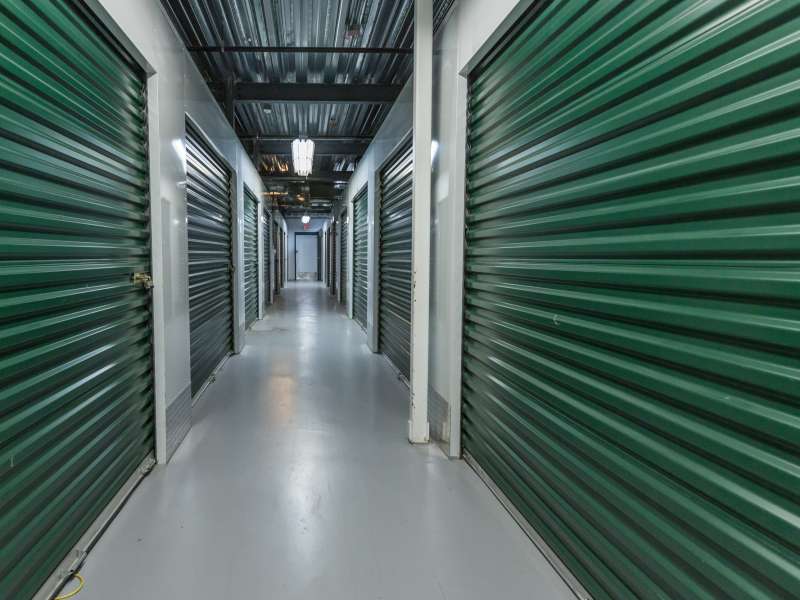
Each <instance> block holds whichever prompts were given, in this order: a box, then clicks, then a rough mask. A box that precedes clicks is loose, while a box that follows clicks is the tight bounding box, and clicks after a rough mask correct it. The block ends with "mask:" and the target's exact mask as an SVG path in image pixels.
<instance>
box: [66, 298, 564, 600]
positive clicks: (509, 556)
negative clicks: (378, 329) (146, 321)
mask: <svg viewBox="0 0 800 600" xmlns="http://www.w3.org/2000/svg"><path fill="white" fill-rule="evenodd" d="M407 394H408V392H407V388H406V387H405V386H404V385H403V384H402V383H401V382H400V381H398V380H397V378H396V377H395V375H394V374H393V372H392V370H391V369H390V367H389V365H388V364H387V363H386V361H385V360H384V359H383V357H381V356H378V355H374V354H372V353H370V351H369V350H368V349H367V347H366V344H365V336H364V333H363V332H362V331H361V329H360V328H359V327H358V325H356V324H355V323H354V322H353V321H350V320H349V319H347V318H346V317H345V316H344V313H343V312H342V310H341V309H340V308H339V307H338V306H337V305H336V304H335V302H334V301H333V300H332V299H331V297H330V296H329V295H328V294H327V291H326V290H325V288H324V287H322V286H321V284H316V283H297V284H290V285H289V286H288V287H287V288H286V289H285V290H284V291H283V293H282V295H281V296H280V297H279V299H278V301H277V303H276V304H275V305H274V306H273V307H272V309H271V310H270V311H269V313H268V315H267V318H265V319H264V320H263V321H260V322H258V323H257V324H256V325H255V326H254V328H253V330H252V331H251V332H250V333H249V334H248V337H247V346H246V348H245V350H244V352H243V353H242V354H241V355H240V356H236V357H234V358H232V359H231V360H230V361H228V363H227V365H226V366H225V368H224V369H223V371H222V373H221V374H220V375H219V377H218V378H217V381H216V382H215V383H214V384H213V385H211V386H210V387H209V388H208V390H207V391H206V393H205V395H204V396H203V397H202V398H201V401H200V403H199V405H198V407H197V414H196V418H195V423H194V427H193V429H192V431H191V432H190V434H189V436H188V437H187V439H186V440H185V441H184V443H183V445H182V446H181V448H179V450H178V452H177V453H176V454H175V456H174V458H173V460H172V462H171V463H170V464H169V465H167V466H166V467H158V468H156V470H155V471H154V472H153V473H152V474H151V475H150V476H149V477H147V479H145V481H144V482H143V483H142V484H141V486H140V487H139V488H138V489H137V490H136V492H135V493H134V495H133V496H132V497H131V499H130V501H129V502H128V504H127V505H126V506H125V507H124V508H123V510H122V511H121V513H120V514H119V516H118V517H117V518H116V520H115V521H114V522H113V523H112V524H111V526H110V528H109V529H108V531H107V532H106V533H105V535H104V536H103V537H102V539H101V540H100V542H99V543H98V544H97V546H96V547H95V548H94V550H93V551H92V552H91V554H90V555H89V558H88V560H87V562H86V564H85V565H84V567H83V570H82V573H83V575H84V576H85V578H86V587H85V589H84V591H83V592H82V593H81V594H80V596H79V597H78V600H112V599H113V600H127V599H131V600H133V599H136V600H141V599H148V600H159V599H162V598H163V599H169V600H189V599H191V600H212V599H213V600H219V599H240V598H241V599H251V598H254V599H255V598H258V599H270V600H310V599H316V598H320V599H325V600H401V599H409V598H413V599H415V600H427V599H431V600H487V599H497V600H515V599H523V598H524V599H525V600H532V599H536V598H540V599H546V600H558V599H561V598H565V599H566V598H573V597H572V595H571V594H570V592H569V590H568V589H567V587H566V586H565V585H564V583H563V582H562V581H561V579H560V578H559V577H558V575H557V574H556V573H555V571H553V569H552V568H551V567H550V565H549V564H548V563H547V562H546V561H545V559H544V558H543V557H542V555H541V554H540V553H539V552H538V551H537V550H536V548H535V547H534V546H533V545H532V544H531V542H530V541H529V540H528V538H527V537H526V536H525V535H524V534H523V533H522V531H521V530H520V529H519V527H518V526H517V525H516V523H514V521H513V520H512V519H511V517H510V516H509V515H508V514H507V513H506V512H505V511H504V509H503V508H502V507H501V506H500V504H499V503H498V502H497V500H496V499H495V498H494V496H493V495H492V494H491V492H490V491H489V490H488V489H487V488H486V487H485V486H484V484H483V483H482V482H481V481H480V480H479V479H478V478H477V476H476V475H475V474H474V473H473V472H472V471H471V469H470V468H469V467H468V466H467V465H466V464H464V463H463V462H462V461H451V460H448V459H447V458H445V456H444V455H443V454H442V452H441V451H440V450H439V449H438V448H436V447H434V446H429V447H415V446H411V445H409V444H408V443H407V442H406V439H405V434H406V428H407V425H406V422H407V417H408V408H407V403H408V400H407Z"/></svg>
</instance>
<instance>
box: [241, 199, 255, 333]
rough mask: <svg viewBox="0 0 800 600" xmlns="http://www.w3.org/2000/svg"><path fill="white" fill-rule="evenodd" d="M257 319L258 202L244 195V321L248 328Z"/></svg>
mask: <svg viewBox="0 0 800 600" xmlns="http://www.w3.org/2000/svg"><path fill="white" fill-rule="evenodd" d="M256 319H258V200H256V197H255V196H254V195H253V194H252V192H250V190H248V189H247V188H245V194H244V320H245V327H250V326H251V325H252V324H253V323H255V321H256Z"/></svg>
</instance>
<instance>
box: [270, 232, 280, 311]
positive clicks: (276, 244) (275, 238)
mask: <svg viewBox="0 0 800 600" xmlns="http://www.w3.org/2000/svg"><path fill="white" fill-rule="evenodd" d="M272 248H273V252H274V253H275V274H274V275H273V280H272V283H273V285H274V286H275V295H276V296H277V295H278V294H280V293H281V281H280V273H281V247H280V229H278V224H277V223H275V222H274V221H273V223H272Z"/></svg>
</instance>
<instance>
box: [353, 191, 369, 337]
mask: <svg viewBox="0 0 800 600" xmlns="http://www.w3.org/2000/svg"><path fill="white" fill-rule="evenodd" d="M368 256H369V242H368V240H367V186H364V187H363V188H362V190H361V191H360V192H358V194H356V197H355V198H354V199H353V318H354V319H355V320H356V323H358V324H359V325H361V327H363V328H364V329H366V328H367V258H368Z"/></svg>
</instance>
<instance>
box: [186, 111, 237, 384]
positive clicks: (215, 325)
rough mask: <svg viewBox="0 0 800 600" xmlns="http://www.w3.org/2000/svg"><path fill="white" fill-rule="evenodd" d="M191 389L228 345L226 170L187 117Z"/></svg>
mask: <svg viewBox="0 0 800 600" xmlns="http://www.w3.org/2000/svg"><path fill="white" fill-rule="evenodd" d="M186 177H187V185H186V204H187V215H188V231H189V319H190V321H189V324H190V337H189V339H190V346H191V370H192V394H196V393H197V392H198V391H200V389H201V388H202V387H203V385H205V383H206V381H208V379H209V378H210V377H211V375H212V374H213V373H214V370H215V369H216V368H217V366H219V364H220V363H221V362H222V360H223V359H224V358H225V357H226V356H227V355H228V354H229V353H231V352H232V351H233V255H232V251H233V246H232V243H231V240H232V229H231V228H232V223H233V220H232V215H231V201H230V185H231V181H230V173H229V171H228V168H227V166H226V165H225V164H224V163H223V162H222V160H221V159H220V158H219V157H218V156H217V155H216V153H215V152H214V150H213V149H212V148H211V147H210V146H209V145H208V144H207V143H206V142H205V140H204V139H203V137H202V135H201V134H200V132H199V131H197V130H196V129H195V128H194V126H193V125H192V124H191V123H190V122H188V121H187V122H186Z"/></svg>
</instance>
